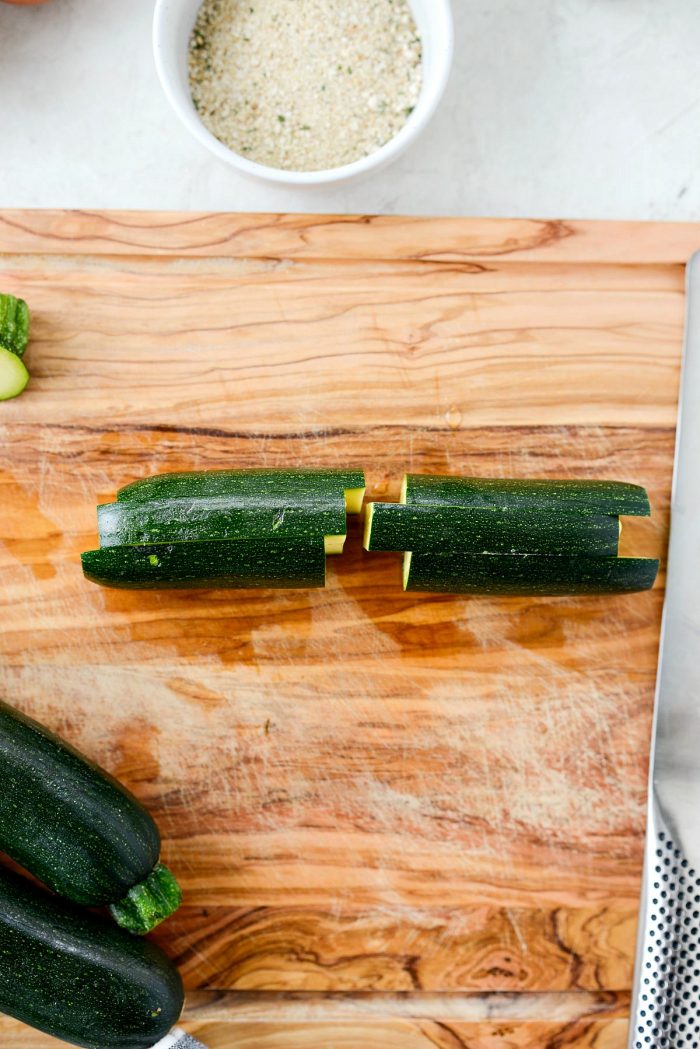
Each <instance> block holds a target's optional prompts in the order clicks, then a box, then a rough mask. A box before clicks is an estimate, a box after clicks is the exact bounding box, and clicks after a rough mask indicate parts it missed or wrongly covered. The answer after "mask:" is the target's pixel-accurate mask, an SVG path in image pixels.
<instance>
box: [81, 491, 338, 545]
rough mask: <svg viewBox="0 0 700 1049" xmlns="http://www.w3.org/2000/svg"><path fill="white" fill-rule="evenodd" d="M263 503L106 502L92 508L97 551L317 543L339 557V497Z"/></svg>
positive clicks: (223, 498) (210, 499)
mask: <svg viewBox="0 0 700 1049" xmlns="http://www.w3.org/2000/svg"><path fill="white" fill-rule="evenodd" d="M266 502H267V505H265V504H263V505H262V506H260V505H256V503H255V500H254V499H253V498H250V499H245V500H242V499H241V497H236V498H231V497H228V496H207V497H202V498H198V497H196V498H191V499H184V498H181V499H160V500H157V501H153V502H147V503H141V502H121V503H120V502H117V503H105V504H104V505H102V506H98V507H97V527H98V531H99V536H100V546H101V547H110V546H131V545H138V544H144V543H179V542H193V541H203V540H210V539H235V540H257V539H273V540H286V539H319V538H322V539H323V540H324V542H325V549H326V553H327V554H340V553H342V552H343V545H344V543H345V532H346V516H345V501H344V499H343V495H342V493H338V494H337V495H333V496H321V497H319V498H318V499H308V500H305V501H303V502H300V503H295V504H291V505H290V504H285V503H281V504H280V505H279V506H271V505H269V501H268V500H266ZM242 504H243V505H242Z"/></svg>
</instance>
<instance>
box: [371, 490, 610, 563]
mask: <svg viewBox="0 0 700 1049" xmlns="http://www.w3.org/2000/svg"><path fill="white" fill-rule="evenodd" d="M619 535H620V526H619V521H618V519H617V518H616V517H611V516H607V515H599V514H583V513H569V512H566V511H561V510H556V511H548V510H543V509H537V510H533V509H530V508H520V509H518V510H511V509H501V508H495V507H494V508H491V509H488V510H483V509H474V508H471V507H454V506H440V505H438V506H423V505H421V504H418V503H414V504H411V505H408V506H407V505H403V504H401V503H369V504H368V505H367V516H366V518H365V538H364V546H365V550H413V551H418V550H426V551H427V550H436V549H440V550H450V549H455V550H464V551H473V552H475V553H486V552H488V553H541V554H571V555H573V554H586V555H588V556H597V557H606V556H614V555H615V554H617V550H618V545H619Z"/></svg>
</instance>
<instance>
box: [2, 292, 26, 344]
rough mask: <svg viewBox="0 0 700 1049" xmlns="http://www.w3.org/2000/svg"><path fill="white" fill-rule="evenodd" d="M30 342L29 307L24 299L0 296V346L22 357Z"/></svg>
mask: <svg viewBox="0 0 700 1049" xmlns="http://www.w3.org/2000/svg"><path fill="white" fill-rule="evenodd" d="M28 342H29V307H28V306H27V304H26V302H25V301H24V299H17V298H15V296H14V295H0V346H3V347H4V348H5V349H6V350H9V351H10V353H14V354H16V355H17V356H18V357H21V356H22V354H23V353H24V351H25V350H26V348H27V343H28Z"/></svg>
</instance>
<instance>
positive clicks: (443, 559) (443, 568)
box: [405, 551, 659, 596]
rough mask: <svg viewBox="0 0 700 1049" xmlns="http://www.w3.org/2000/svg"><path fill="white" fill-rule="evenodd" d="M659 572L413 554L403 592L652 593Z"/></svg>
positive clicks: (573, 562) (631, 563)
mask: <svg viewBox="0 0 700 1049" xmlns="http://www.w3.org/2000/svg"><path fill="white" fill-rule="evenodd" d="M407 556H408V555H407ZM658 570H659V562H658V561H655V560H653V559H651V558H643V557H586V556H583V557H562V556H552V555H548V554H469V553H462V552H461V551H459V552H455V553H449V554H446V553H414V554H412V556H411V559H410V567H409V571H408V577H407V579H406V581H405V589H406V590H414V591H415V590H420V591H427V592H430V593H445V594H494V595H517V594H523V595H533V596H555V595H560V594H562V595H563V594H622V593H631V592H633V591H637V590H650V589H651V588H652V586H653V585H654V580H655V579H656V574H657V572H658Z"/></svg>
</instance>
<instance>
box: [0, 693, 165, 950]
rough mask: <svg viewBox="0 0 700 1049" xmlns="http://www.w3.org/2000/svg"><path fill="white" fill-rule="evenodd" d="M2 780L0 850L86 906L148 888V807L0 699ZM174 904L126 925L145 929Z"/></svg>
mask: <svg viewBox="0 0 700 1049" xmlns="http://www.w3.org/2000/svg"><path fill="white" fill-rule="evenodd" d="M0 784H1V785H2V789H0V850H1V851H3V852H5V853H7V855H8V856H11V857H12V859H13V860H16V861H17V863H19V864H21V865H22V866H23V867H24V868H25V869H26V870H28V871H30V872H31V873H32V874H33V875H34V876H35V877H37V878H38V879H39V880H40V881H43V882H44V884H45V885H48V886H49V887H50V888H51V889H53V890H54V891H55V892H57V893H59V894H60V895H61V896H66V897H67V898H68V899H70V900H73V901H74V902H75V903H80V904H85V905H87V906H92V907H98V906H103V905H105V904H113V903H118V902H119V901H121V900H123V899H124V898H125V897H126V896H127V894H128V893H129V892H130V891H133V889H134V887H136V886H139V885H142V884H143V885H144V886H145V888H146V891H147V890H148V885H149V884H150V883H149V882H148V878H149V877H152V876H153V872H154V869H157V865H158V856H159V854H160V835H159V834H158V828H157V827H156V825H155V823H154V822H153V820H152V819H151V817H150V816H149V814H148V812H146V810H145V809H144V807H143V806H142V805H141V804H140V803H139V802H138V801H137V800H136V798H135V797H134V796H133V795H132V794H130V793H129V791H127V790H126V789H125V788H124V787H122V785H121V784H120V783H118V782H117V781H116V780H115V779H114V778H113V777H112V776H110V775H109V774H108V773H107V772H105V771H104V769H101V768H99V766H97V765H95V764H93V762H91V761H89V760H88V759H87V758H86V757H85V756H84V755H82V754H80V753H79V752H78V751H77V750H75V749H74V748H73V747H71V746H69V744H68V743H66V742H65V741H64V740H62V739H59V738H58V736H55V735H54V734H53V733H52V732H50V731H49V730H48V729H47V728H44V726H43V725H40V724H38V722H36V721H33V720H32V719H31V718H28V717H26V716H25V715H23V714H20V713H19V711H17V710H14V709H13V708H12V707H10V706H8V704H7V703H3V702H2V701H0ZM166 870H167V868H166ZM167 875H168V876H169V878H170V879H172V875H170V872H169V871H168V872H167ZM157 880H158V881H159V882H163V881H165V882H167V881H168V879H167V877H166V876H165V875H159V877H158V879H157ZM173 880H174V879H173ZM159 899H160V898H159ZM171 902H172V901H171ZM178 903H179V901H177V903H175V906H170V907H169V908H168V907H165V908H164V909H162V910H161V912H160V913H159V914H158V915H157V916H156V919H155V920H154V921H152V922H150V921H147V922H145V923H141V924H140V925H134V926H132V927H131V931H133V932H138V933H143V932H148V931H150V929H151V928H153V926H154V925H156V924H158V922H159V921H162V920H163V918H165V917H167V915H168V914H170V913H172V911H173V910H175V909H176V907H177V905H178Z"/></svg>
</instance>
